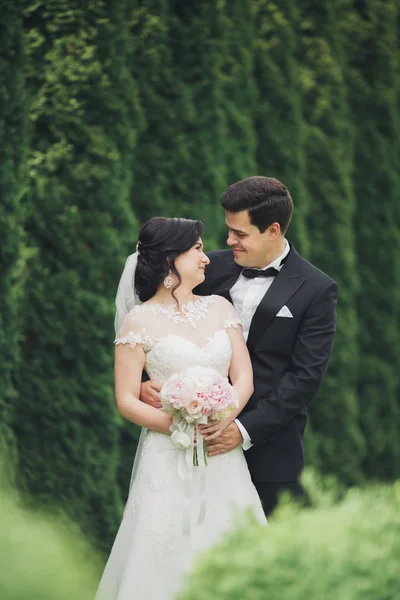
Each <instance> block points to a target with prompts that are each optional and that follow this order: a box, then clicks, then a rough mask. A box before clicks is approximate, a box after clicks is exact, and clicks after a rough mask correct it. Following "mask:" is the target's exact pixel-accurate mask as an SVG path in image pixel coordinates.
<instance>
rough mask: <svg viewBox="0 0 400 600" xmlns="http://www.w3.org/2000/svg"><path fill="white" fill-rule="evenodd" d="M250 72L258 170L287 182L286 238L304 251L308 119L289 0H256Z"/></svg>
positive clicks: (293, 12)
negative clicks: (289, 215)
mask: <svg viewBox="0 0 400 600" xmlns="http://www.w3.org/2000/svg"><path fill="white" fill-rule="evenodd" d="M253 5H254V23H255V44H254V56H255V59H254V76H255V81H256V85H257V103H256V107H255V129H256V133H257V169H258V172H259V174H261V175H266V176H270V177H277V178H278V179H281V180H282V181H284V182H285V184H286V185H287V186H288V188H289V190H290V192H291V194H292V196H293V200H294V205H295V214H294V218H293V221H292V223H291V225H290V231H289V234H288V236H289V238H290V240H291V241H292V242H293V243H294V244H295V246H296V248H297V249H298V250H299V251H300V252H301V253H302V254H303V255H304V256H307V255H308V252H309V239H308V235H307V228H306V216H307V211H308V207H309V204H310V197H309V193H308V191H307V187H306V184H305V182H306V155H305V150H304V146H305V133H306V126H305V125H306V124H305V122H304V117H303V106H302V101H303V99H302V94H301V89H300V68H299V67H300V66H299V63H298V53H299V38H298V35H297V31H296V24H297V22H298V21H299V19H300V13H299V9H298V7H297V5H296V4H295V3H294V2H291V0H287V1H286V0H281V2H279V4H274V3H271V2H269V1H267V0H255V1H254V3H253Z"/></svg>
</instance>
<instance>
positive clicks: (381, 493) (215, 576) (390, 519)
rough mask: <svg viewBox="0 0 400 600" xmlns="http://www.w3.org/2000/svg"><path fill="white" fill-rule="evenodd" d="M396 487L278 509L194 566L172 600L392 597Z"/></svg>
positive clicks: (399, 550) (399, 516) (399, 489)
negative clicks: (311, 505) (182, 590)
mask: <svg viewBox="0 0 400 600" xmlns="http://www.w3.org/2000/svg"><path fill="white" fill-rule="evenodd" d="M399 503H400V483H397V484H396V485H394V486H392V487H388V488H381V489H379V488H375V489H371V490H368V491H365V492H363V491H360V490H357V489H354V490H353V491H351V492H349V493H348V494H347V496H346V498H345V499H344V500H343V501H342V502H341V503H340V504H339V505H336V506H335V505H327V506H321V507H319V508H315V509H303V510H301V511H300V512H299V511H298V510H296V509H294V508H292V507H290V506H289V507H283V508H282V509H281V510H280V511H278V513H277V514H276V515H275V516H273V517H272V519H271V523H270V527H269V528H261V527H259V526H254V525H253V526H251V525H248V526H243V527H240V528H239V529H237V530H236V531H235V532H233V533H232V534H230V535H228V536H227V537H226V538H225V539H224V540H223V542H222V543H221V544H220V545H219V546H218V547H216V548H214V549H213V550H211V551H210V552H209V553H208V554H206V555H205V556H203V557H202V558H201V559H200V560H199V561H198V566H197V568H196V571H195V572H194V574H193V575H192V577H191V579H190V581H189V584H188V586H187V588H186V590H185V593H183V594H182V595H181V596H180V600H214V599H215V598H218V600H243V599H246V600H266V599H268V600H283V599H284V600H322V599H323V600H338V599H339V598H340V600H366V599H367V598H368V600H394V599H396V598H399V594H400V586H399V557H400V512H399V510H398V507H399Z"/></svg>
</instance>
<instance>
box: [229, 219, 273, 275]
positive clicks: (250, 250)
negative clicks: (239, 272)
mask: <svg viewBox="0 0 400 600" xmlns="http://www.w3.org/2000/svg"><path fill="white" fill-rule="evenodd" d="M225 224H226V226H227V228H228V230H229V234H228V239H227V244H228V246H230V247H231V248H232V251H233V255H234V257H235V262H236V264H238V265H240V266H241V267H250V268H257V269H262V268H264V267H265V266H267V264H268V262H269V261H268V257H269V255H270V254H271V249H272V247H273V244H274V241H275V240H276V238H277V235H279V233H280V232H279V225H277V224H276V223H274V224H272V225H271V226H270V227H268V229H266V231H264V233H261V231H260V230H259V229H258V227H256V226H255V225H253V224H252V223H251V221H250V217H249V213H248V211H247V210H242V211H240V212H236V213H233V212H229V211H225ZM276 226H277V227H278V231H276Z"/></svg>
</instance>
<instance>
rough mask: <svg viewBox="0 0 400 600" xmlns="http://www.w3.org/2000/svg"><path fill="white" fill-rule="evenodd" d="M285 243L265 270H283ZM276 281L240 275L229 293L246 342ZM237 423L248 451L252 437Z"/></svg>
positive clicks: (287, 249)
mask: <svg viewBox="0 0 400 600" xmlns="http://www.w3.org/2000/svg"><path fill="white" fill-rule="evenodd" d="M285 243H286V245H285V250H284V251H283V252H282V254H281V255H280V256H278V258H276V259H275V260H274V261H273V262H272V263H270V264H269V265H267V266H266V267H264V268H263V270H265V269H268V268H269V267H274V268H275V269H276V270H277V271H280V270H281V269H282V267H283V265H281V261H282V260H283V259H284V258H285V256H287V254H288V253H289V250H290V246H289V244H288V242H287V240H285ZM274 279H275V276H273V275H272V276H271V277H255V278H254V279H250V278H248V277H244V276H243V275H240V276H239V279H238V280H237V281H236V283H235V285H234V286H233V287H232V288H231V289H230V291H229V293H230V296H231V298H232V302H233V306H234V307H235V309H236V311H237V313H238V315H239V318H240V320H241V323H242V327H243V335H244V338H245V340H246V341H247V338H248V335H249V330H250V325H251V321H252V319H253V317H254V313H255V312H256V310H257V307H258V305H259V304H260V302H261V300H262V299H263V298H264V296H265V294H266V293H267V291H268V290H269V288H270V286H271V284H272V282H273V281H274ZM235 423H236V425H237V426H238V428H239V431H240V433H241V434H242V437H243V443H242V447H243V450H248V449H249V448H251V446H252V443H251V439H250V436H249V434H248V432H247V430H246V429H245V428H244V427H243V425H242V424H241V422H240V421H239V420H238V419H235Z"/></svg>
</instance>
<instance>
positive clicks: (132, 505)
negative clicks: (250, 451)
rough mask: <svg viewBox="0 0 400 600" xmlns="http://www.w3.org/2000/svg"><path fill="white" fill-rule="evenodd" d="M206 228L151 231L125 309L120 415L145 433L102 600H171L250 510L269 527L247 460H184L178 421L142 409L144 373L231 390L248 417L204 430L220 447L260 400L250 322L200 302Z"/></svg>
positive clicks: (143, 238)
mask: <svg viewBox="0 0 400 600" xmlns="http://www.w3.org/2000/svg"><path fill="white" fill-rule="evenodd" d="M202 229H203V224H202V222H201V221H192V220H189V219H179V218H162V217H157V218H153V219H151V220H150V221H148V222H147V223H146V224H145V225H144V226H143V228H142V229H141V231H140V234H139V242H138V244H137V252H136V253H135V254H134V255H131V256H130V257H129V258H128V260H127V263H126V265H125V270H124V273H123V275H122V278H121V281H120V284H119V288H118V292H117V298H116V304H117V314H116V335H117V337H116V340H115V344H116V349H115V391H116V401H117V406H118V410H119V412H120V414H121V415H122V416H123V417H124V418H126V419H128V420H129V421H132V422H133V423H136V424H138V425H140V426H142V427H143V430H142V435H141V439H140V443H139V446H138V450H137V453H136V459H135V464H134V469H133V473H132V480H131V488H130V493H129V498H128V501H127V503H126V506H125V510H124V515H123V519H122V523H121V525H120V528H119V531H118V534H117V537H116V539H115V542H114V545H113V548H112V551H111V554H110V557H109V559H108V562H107V565H106V568H105V570H104V573H103V576H102V579H101V582H100V586H99V589H98V592H97V595H96V600H131V599H132V598H133V597H135V598H137V599H138V600H172V598H173V597H174V595H175V593H176V592H177V591H179V590H181V589H182V587H183V586H184V576H185V573H186V572H187V571H188V570H189V569H190V567H191V566H192V564H193V558H194V556H195V554H196V553H197V552H199V551H200V550H203V549H206V548H209V547H210V546H211V545H213V544H215V543H216V542H217V541H218V539H219V538H220V536H221V535H222V534H223V533H224V532H225V531H226V530H228V529H229V528H230V527H232V526H233V525H234V523H235V518H237V515H238V514H240V512H243V511H244V510H246V509H250V511H251V512H252V513H253V514H254V516H255V518H256V519H257V520H258V521H260V522H261V523H266V519H265V516H264V513H263V510H262V506H261V502H260V500H259V498H258V495H257V492H256V490H255V488H254V486H253V484H252V482H251V479H250V474H249V471H248V468H247V464H246V461H245V458H244V455H243V451H242V449H241V448H236V449H235V450H233V451H232V452H229V453H227V454H220V455H218V456H214V457H211V458H208V461H207V462H208V466H200V467H194V466H193V464H191V463H190V461H189V462H185V460H182V456H183V457H184V456H185V450H182V449H179V448H177V447H176V446H175V445H174V443H173V442H172V440H171V432H170V426H171V423H172V419H171V417H170V416H168V415H167V414H166V413H165V412H164V411H163V410H160V409H157V408H154V407H152V406H148V405H146V404H144V403H143V402H141V401H140V400H139V396H140V386H141V378H142V372H143V370H145V371H146V372H147V374H148V375H149V377H150V378H151V379H154V380H157V381H159V382H160V383H161V384H162V383H164V382H165V381H166V380H167V379H168V378H169V377H170V376H171V375H172V374H174V373H179V372H182V371H184V370H185V369H186V368H188V367H190V366H194V365H201V366H205V367H213V368H214V369H216V370H217V371H218V372H219V373H220V374H221V375H223V376H224V377H228V375H229V378H230V380H231V383H232V385H233V388H234V390H235V391H236V394H237V396H238V399H239V407H238V409H237V410H235V411H233V412H232V413H231V414H230V415H229V417H228V418H227V419H226V420H225V421H221V422H214V423H210V424H208V425H205V426H204V428H203V430H202V432H203V438H204V440H205V442H207V440H210V439H212V438H213V437H217V436H218V435H220V433H221V431H222V430H223V429H224V428H225V427H226V426H227V425H228V424H230V423H231V422H232V421H233V420H234V419H235V418H236V417H237V415H238V414H239V413H240V411H241V410H242V409H243V407H244V405H245V404H246V402H247V401H248V399H249V398H250V395H251V394H252V391H253V373H252V368H251V363H250V358H249V354H248V351H247V347H246V344H245V341H244V338H243V335H242V331H241V326H240V323H239V320H238V318H237V316H236V314H235V311H234V308H233V307H232V305H231V304H230V303H229V302H228V301H227V300H225V299H224V298H222V297H219V296H205V297H196V296H194V295H193V289H194V288H195V287H196V286H197V285H198V284H200V283H201V282H202V281H203V280H204V272H205V268H206V266H207V265H208V263H209V259H208V258H207V256H206V255H205V254H204V252H203V244H202V241H201V237H200V236H201V233H202Z"/></svg>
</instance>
